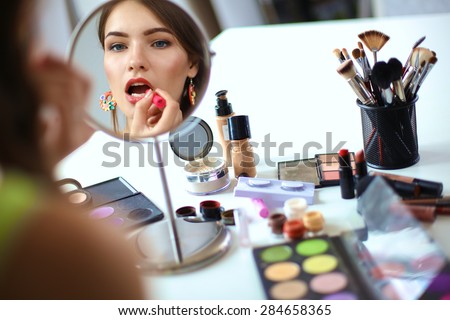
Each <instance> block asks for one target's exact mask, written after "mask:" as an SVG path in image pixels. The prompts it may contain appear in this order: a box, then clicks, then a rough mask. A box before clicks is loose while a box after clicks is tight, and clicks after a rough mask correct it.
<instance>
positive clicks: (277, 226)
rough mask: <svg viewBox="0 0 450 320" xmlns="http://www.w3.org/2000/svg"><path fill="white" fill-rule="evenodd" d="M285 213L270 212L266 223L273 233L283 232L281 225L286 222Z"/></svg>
mask: <svg viewBox="0 0 450 320" xmlns="http://www.w3.org/2000/svg"><path fill="white" fill-rule="evenodd" d="M286 220H287V219H286V215H284V214H283V213H272V214H271V215H270V216H269V218H268V225H269V227H270V229H271V230H272V233H273V234H276V235H280V234H283V225H284V223H285V222H286Z"/></svg>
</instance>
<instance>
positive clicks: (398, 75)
mask: <svg viewBox="0 0 450 320" xmlns="http://www.w3.org/2000/svg"><path fill="white" fill-rule="evenodd" d="M388 66H389V68H390V69H391V78H392V84H393V86H394V91H395V94H396V96H397V97H398V98H399V99H400V100H401V101H402V102H405V101H406V95H405V88H404V87H403V82H402V74H403V66H402V63H401V62H400V60H398V59H396V58H391V59H389V61H388Z"/></svg>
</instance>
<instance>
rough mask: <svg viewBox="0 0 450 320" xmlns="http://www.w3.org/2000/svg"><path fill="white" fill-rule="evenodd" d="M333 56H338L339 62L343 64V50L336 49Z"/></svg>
mask: <svg viewBox="0 0 450 320" xmlns="http://www.w3.org/2000/svg"><path fill="white" fill-rule="evenodd" d="M333 54H334V55H335V56H336V58H337V59H338V60H339V62H342V61H344V60H345V58H344V55H343V54H342V52H341V50H339V49H337V48H336V49H334V50H333Z"/></svg>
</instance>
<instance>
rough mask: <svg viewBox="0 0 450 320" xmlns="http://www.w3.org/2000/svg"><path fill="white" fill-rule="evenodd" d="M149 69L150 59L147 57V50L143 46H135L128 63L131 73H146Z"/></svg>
mask: <svg viewBox="0 0 450 320" xmlns="http://www.w3.org/2000/svg"><path fill="white" fill-rule="evenodd" d="M148 67H149V62H148V59H147V57H146V55H145V50H144V48H142V47H141V46H135V47H133V49H132V50H131V55H130V60H129V62H128V70H129V71H133V70H134V71H137V70H141V71H145V70H147V69H148Z"/></svg>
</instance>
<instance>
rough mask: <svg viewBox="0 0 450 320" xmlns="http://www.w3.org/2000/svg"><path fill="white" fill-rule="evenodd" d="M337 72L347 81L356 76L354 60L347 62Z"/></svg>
mask: <svg viewBox="0 0 450 320" xmlns="http://www.w3.org/2000/svg"><path fill="white" fill-rule="evenodd" d="M336 71H337V72H338V73H339V74H340V75H341V76H342V77H343V78H345V79H347V80H348V79H350V78H354V77H355V76H356V69H355V66H354V64H353V60H345V61H344V62H343V63H341V64H340V65H339V67H338V68H337V69H336Z"/></svg>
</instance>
